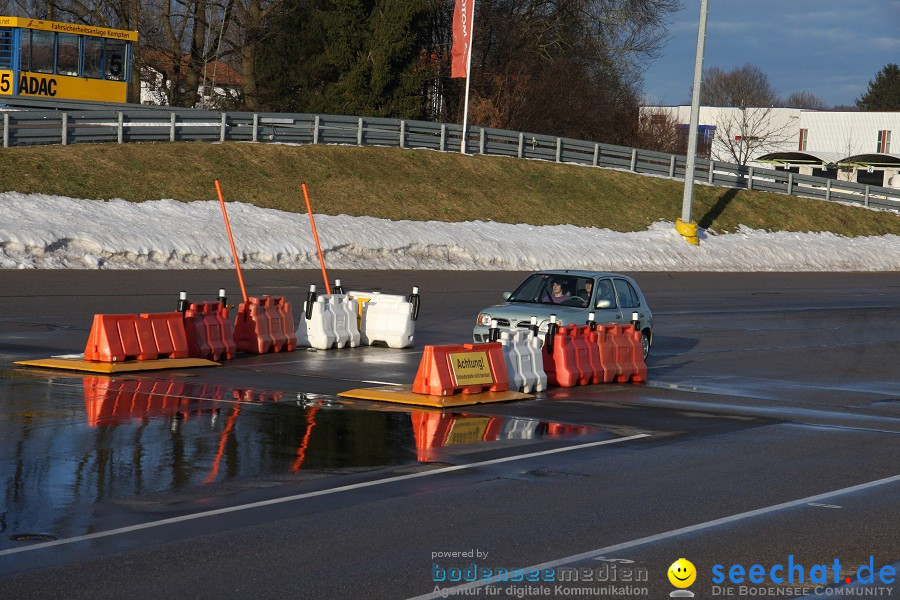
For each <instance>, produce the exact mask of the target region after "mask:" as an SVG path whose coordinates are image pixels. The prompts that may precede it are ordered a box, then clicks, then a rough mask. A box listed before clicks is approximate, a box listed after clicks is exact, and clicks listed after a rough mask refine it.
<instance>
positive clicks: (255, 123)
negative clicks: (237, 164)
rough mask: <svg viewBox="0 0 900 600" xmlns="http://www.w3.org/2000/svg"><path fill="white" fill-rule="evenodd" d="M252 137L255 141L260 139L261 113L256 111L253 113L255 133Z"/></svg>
mask: <svg viewBox="0 0 900 600" xmlns="http://www.w3.org/2000/svg"><path fill="white" fill-rule="evenodd" d="M251 139H252V140H253V141H254V142H258V141H259V115H258V114H256V113H253V134H252V137H251Z"/></svg>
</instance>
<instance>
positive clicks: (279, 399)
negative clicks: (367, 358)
mask: <svg viewBox="0 0 900 600" xmlns="http://www.w3.org/2000/svg"><path fill="white" fill-rule="evenodd" d="M0 433H2V439H3V440H4V443H3V444H2V445H0V472H2V473H4V474H5V475H4V489H5V492H4V495H3V497H2V499H0V536H2V540H0V549H2V548H4V547H9V546H10V544H14V543H15V542H14V541H11V540H12V539H13V538H15V537H16V536H23V535H25V536H28V537H30V538H31V539H34V538H35V536H38V535H40V536H51V537H52V538H63V537H72V536H77V535H82V534H84V533H86V532H87V531H89V530H90V529H91V523H92V522H93V517H94V516H95V510H96V505H97V504H98V503H101V502H104V501H110V500H122V499H127V498H137V497H141V498H147V497H152V496H156V497H162V496H165V495H166V494H170V493H172V492H176V491H183V490H191V491H193V492H194V493H195V494H198V495H201V496H202V495H203V489H204V487H205V486H213V485H215V484H217V483H222V482H226V481H232V480H240V479H250V478H254V479H265V478H278V479H280V480H284V478H290V477H291V476H292V475H293V474H298V473H301V472H302V473H304V474H305V473H308V472H316V473H319V474H322V473H325V474H327V473H328V472H332V471H333V472H338V471H347V470H367V469H372V468H379V467H387V466H394V465H401V464H404V463H414V462H416V461H418V462H435V461H440V460H441V459H442V456H443V450H442V449H444V448H447V447H459V446H460V445H472V447H477V445H479V444H480V445H485V444H491V443H496V442H506V443H507V444H515V443H517V442H522V443H527V442H529V441H534V440H539V439H544V438H553V437H562V436H577V435H586V434H595V433H600V434H602V433H603V432H602V431H599V430H598V429H597V428H594V427H587V426H578V425H565V424H561V423H553V422H547V421H541V420H536V419H528V418H508V417H499V416H485V415H469V414H465V413H454V412H440V411H431V410H415V409H413V410H399V409H386V410H366V409H362V408H354V407H352V406H346V405H342V404H337V403H335V402H333V400H332V399H329V398H327V397H311V396H307V395H301V396H300V397H297V395H296V394H285V393H283V392H279V391H272V390H253V389H246V388H235V387H229V386H225V385H218V384H208V383H197V382H192V381H190V380H189V379H187V378H183V379H177V378H166V379H151V378H132V377H106V376H95V375H89V376H74V377H73V376H59V377H51V378H49V379H48V378H46V377H43V378H41V377H39V376H29V375H27V374H22V373H15V374H14V373H7V378H4V379H0ZM606 435H607V436H610V435H609V434H606ZM610 437H615V436H610Z"/></svg>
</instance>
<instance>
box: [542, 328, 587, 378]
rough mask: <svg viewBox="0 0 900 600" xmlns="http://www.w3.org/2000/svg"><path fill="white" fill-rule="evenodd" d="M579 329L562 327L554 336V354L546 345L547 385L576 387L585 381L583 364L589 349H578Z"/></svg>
mask: <svg viewBox="0 0 900 600" xmlns="http://www.w3.org/2000/svg"><path fill="white" fill-rule="evenodd" d="M576 335H577V328H575V327H572V326H566V327H561V328H560V329H559V331H557V332H556V335H554V336H553V353H552V354H550V353H549V352H548V351H547V345H546V344H545V345H544V351H543V357H544V371H545V372H546V373H547V383H548V384H549V385H557V386H560V387H574V386H576V385H578V384H579V381H581V380H584V372H583V369H582V364H583V363H584V362H585V361H586V354H587V347H586V346H584V345H580V346H578V347H576V342H575V339H576Z"/></svg>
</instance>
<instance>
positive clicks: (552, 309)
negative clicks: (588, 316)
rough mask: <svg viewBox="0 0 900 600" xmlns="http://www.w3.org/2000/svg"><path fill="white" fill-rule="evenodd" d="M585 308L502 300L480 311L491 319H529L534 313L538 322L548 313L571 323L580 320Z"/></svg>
mask: <svg viewBox="0 0 900 600" xmlns="http://www.w3.org/2000/svg"><path fill="white" fill-rule="evenodd" d="M586 311H587V309H585V308H579V307H577V306H560V305H558V304H556V305H551V304H531V303H527V302H504V303H503V304H495V305H494V306H489V307H487V308H485V309H483V310H482V311H481V312H483V313H488V314H489V315H491V318H493V319H498V318H499V319H509V320H510V321H517V322H518V321H526V322H527V321H529V320H530V319H531V316H532V315H534V316H536V317H537V318H538V323H541V322H542V321H546V320H548V319H549V318H550V315H556V318H557V319H558V320H559V321H560V322H561V323H564V324H568V323H571V322H572V321H573V320H579V321H580V320H581V317H582V315H584V314H585V312H586Z"/></svg>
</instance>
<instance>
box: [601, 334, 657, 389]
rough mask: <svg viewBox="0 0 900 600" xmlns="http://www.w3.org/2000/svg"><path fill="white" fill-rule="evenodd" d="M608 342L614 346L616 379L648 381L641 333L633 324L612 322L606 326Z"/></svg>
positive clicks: (622, 381) (620, 381)
mask: <svg viewBox="0 0 900 600" xmlns="http://www.w3.org/2000/svg"><path fill="white" fill-rule="evenodd" d="M606 334H607V343H608V344H609V345H610V346H612V348H613V363H614V366H615V369H616V377H615V379H616V381H617V382H619V383H625V382H628V381H634V382H636V383H637V382H641V381H647V365H646V364H645V363H644V352H643V349H642V346H641V337H640V336H641V334H640V332H638V331H635V329H634V326H632V325H615V324H610V325H608V326H607V327H606Z"/></svg>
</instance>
